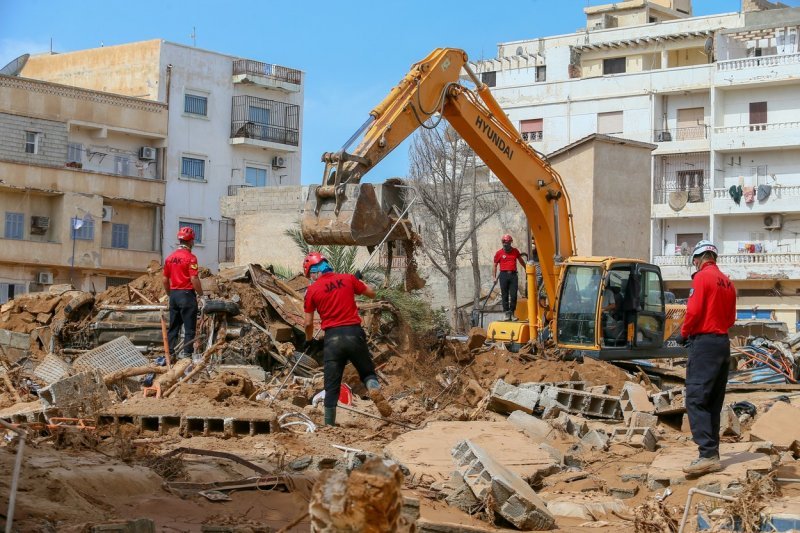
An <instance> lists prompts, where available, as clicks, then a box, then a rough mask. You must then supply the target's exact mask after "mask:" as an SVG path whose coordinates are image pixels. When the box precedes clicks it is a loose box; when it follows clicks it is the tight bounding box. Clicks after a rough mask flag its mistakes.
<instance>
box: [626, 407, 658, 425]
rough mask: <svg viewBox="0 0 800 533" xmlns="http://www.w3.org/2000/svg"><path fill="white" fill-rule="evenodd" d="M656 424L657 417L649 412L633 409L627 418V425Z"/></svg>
mask: <svg viewBox="0 0 800 533" xmlns="http://www.w3.org/2000/svg"><path fill="white" fill-rule="evenodd" d="M657 425H658V417H657V416H656V415H653V414H650V413H640V412H639V411H633V413H631V415H630V418H628V426H629V427H632V428H655V427H656V426H657Z"/></svg>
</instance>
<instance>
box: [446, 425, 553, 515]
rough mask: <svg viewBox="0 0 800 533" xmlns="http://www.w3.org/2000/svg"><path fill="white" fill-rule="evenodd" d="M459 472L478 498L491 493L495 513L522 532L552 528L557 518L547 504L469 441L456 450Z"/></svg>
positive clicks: (484, 498)
mask: <svg viewBox="0 0 800 533" xmlns="http://www.w3.org/2000/svg"><path fill="white" fill-rule="evenodd" d="M451 453H452V455H453V459H455V462H456V465H457V469H458V471H459V472H460V473H461V475H462V476H463V477H464V481H465V483H466V484H467V485H468V486H469V487H470V488H471V489H472V492H473V494H474V495H475V497H476V498H478V499H479V500H481V501H486V500H487V498H488V496H489V495H490V494H491V496H492V500H493V507H494V510H495V511H496V512H497V513H499V514H500V515H501V516H502V517H503V518H505V519H506V520H508V521H509V522H511V523H512V524H514V526H516V527H517V528H519V529H527V530H531V529H533V530H546V529H551V528H552V527H553V525H554V524H555V519H554V518H553V515H552V514H551V513H550V511H548V510H547V504H546V503H545V502H544V500H542V499H541V498H540V497H539V496H538V495H537V494H536V492H535V491H534V490H533V489H532V488H531V487H530V486H529V485H528V484H527V483H525V481H524V480H523V479H522V478H521V477H519V476H518V475H516V474H515V473H513V472H512V471H511V470H509V469H508V468H506V467H505V466H503V465H502V464H500V463H499V462H497V461H496V460H495V459H493V458H492V457H490V456H489V454H488V453H486V452H485V451H484V450H483V448H481V447H480V446H477V445H476V444H474V443H472V442H471V441H470V440H469V439H467V440H463V441H461V442H459V443H458V444H456V446H455V448H453V450H452V452H451Z"/></svg>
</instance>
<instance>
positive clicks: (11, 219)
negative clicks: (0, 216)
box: [5, 212, 25, 240]
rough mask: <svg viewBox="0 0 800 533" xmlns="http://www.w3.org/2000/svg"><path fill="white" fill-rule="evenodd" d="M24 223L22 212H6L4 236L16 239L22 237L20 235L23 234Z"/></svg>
mask: <svg viewBox="0 0 800 533" xmlns="http://www.w3.org/2000/svg"><path fill="white" fill-rule="evenodd" d="M24 224H25V214H24V213H9V212H6V230H5V238H6V239H17V240H20V239H22V237H23V236H24Z"/></svg>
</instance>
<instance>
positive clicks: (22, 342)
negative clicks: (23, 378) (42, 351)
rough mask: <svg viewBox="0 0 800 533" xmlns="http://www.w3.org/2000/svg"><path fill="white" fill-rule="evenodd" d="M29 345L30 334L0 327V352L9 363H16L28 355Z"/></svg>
mask: <svg viewBox="0 0 800 533" xmlns="http://www.w3.org/2000/svg"><path fill="white" fill-rule="evenodd" d="M30 347H31V336H30V335H28V334H27V333H18V332H16V331H10V330H7V329H0V353H2V354H3V355H4V356H5V358H6V359H7V360H8V362H9V363H16V362H17V361H19V360H20V359H23V358H25V357H27V356H28V351H29V350H30Z"/></svg>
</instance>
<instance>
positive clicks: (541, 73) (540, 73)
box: [536, 65, 547, 81]
mask: <svg viewBox="0 0 800 533" xmlns="http://www.w3.org/2000/svg"><path fill="white" fill-rule="evenodd" d="M536 81H547V67H546V66H545V65H542V66H541V67H536Z"/></svg>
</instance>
